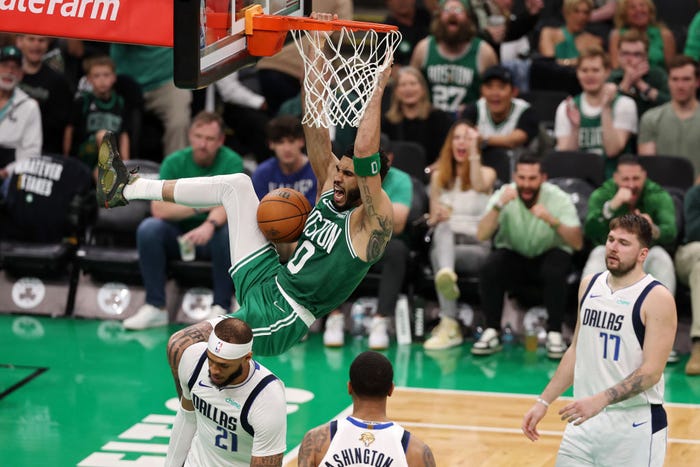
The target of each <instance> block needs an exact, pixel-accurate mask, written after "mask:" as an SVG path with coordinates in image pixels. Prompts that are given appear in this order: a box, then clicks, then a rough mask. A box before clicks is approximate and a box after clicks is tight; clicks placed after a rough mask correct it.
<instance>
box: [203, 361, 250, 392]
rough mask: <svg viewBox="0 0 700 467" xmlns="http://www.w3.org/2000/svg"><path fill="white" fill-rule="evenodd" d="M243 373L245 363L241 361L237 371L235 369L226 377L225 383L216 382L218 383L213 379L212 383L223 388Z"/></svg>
mask: <svg viewBox="0 0 700 467" xmlns="http://www.w3.org/2000/svg"><path fill="white" fill-rule="evenodd" d="M242 374H243V364H242V363H241V364H240V366H239V367H238V369H237V370H236V371H234V372H233V373H231V375H230V376H229V377H228V378H226V379H225V380H224V382H223V383H221V384H216V383H214V381H212V383H213V384H214V385H215V386H216V387H219V388H223V387H225V386H228V385H229V384H230V383H231V382H232V381H234V380H235V379H236V378H238V377H239V376H241V375H242ZM209 380H211V372H209Z"/></svg>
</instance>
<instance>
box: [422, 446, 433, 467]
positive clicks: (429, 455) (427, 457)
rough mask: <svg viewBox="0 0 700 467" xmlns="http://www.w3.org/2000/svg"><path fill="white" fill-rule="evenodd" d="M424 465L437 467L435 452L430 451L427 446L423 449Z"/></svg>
mask: <svg viewBox="0 0 700 467" xmlns="http://www.w3.org/2000/svg"><path fill="white" fill-rule="evenodd" d="M423 465H425V467H435V457H433V451H431V450H430V448H429V447H428V445H427V444H426V445H425V446H424V447H423Z"/></svg>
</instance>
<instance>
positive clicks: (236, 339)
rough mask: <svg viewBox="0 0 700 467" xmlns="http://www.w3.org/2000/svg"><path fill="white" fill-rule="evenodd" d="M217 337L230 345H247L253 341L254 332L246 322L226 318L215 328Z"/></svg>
mask: <svg viewBox="0 0 700 467" xmlns="http://www.w3.org/2000/svg"><path fill="white" fill-rule="evenodd" d="M214 332H215V333H216V336H217V337H218V338H219V339H221V340H222V341H224V342H228V343H229V344H247V343H248V342H250V341H251V340H252V339H253V331H252V330H251V329H250V326H248V324H247V323H246V322H245V321H241V320H240V319H238V318H226V319H224V320H223V321H220V322H219V323H218V324H217V325H216V327H214Z"/></svg>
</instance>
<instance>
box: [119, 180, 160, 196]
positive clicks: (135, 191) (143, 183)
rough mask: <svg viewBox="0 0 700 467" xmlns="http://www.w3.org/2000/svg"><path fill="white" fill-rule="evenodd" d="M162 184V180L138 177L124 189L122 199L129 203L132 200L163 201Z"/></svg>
mask: <svg viewBox="0 0 700 467" xmlns="http://www.w3.org/2000/svg"><path fill="white" fill-rule="evenodd" d="M163 182H164V180H150V179H147V178H143V177H139V178H137V179H136V180H134V182H133V183H130V184H128V185H126V186H125V187H124V197H125V198H126V199H127V200H129V201H131V200H134V199H145V200H149V201H163Z"/></svg>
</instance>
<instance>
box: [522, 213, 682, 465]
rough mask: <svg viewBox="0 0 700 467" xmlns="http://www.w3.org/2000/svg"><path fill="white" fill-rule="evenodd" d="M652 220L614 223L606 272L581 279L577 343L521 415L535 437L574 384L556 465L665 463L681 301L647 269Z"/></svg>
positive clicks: (525, 427) (640, 218)
mask: <svg viewBox="0 0 700 467" xmlns="http://www.w3.org/2000/svg"><path fill="white" fill-rule="evenodd" d="M647 217H648V216H646V215H636V214H626V215H624V216H622V217H619V218H615V219H613V220H612V221H610V233H609V234H608V239H607V242H606V244H605V250H606V265H607V271H605V272H602V273H598V274H595V275H593V276H589V277H586V278H584V279H583V280H582V281H581V285H580V287H579V303H580V309H579V316H578V321H577V322H576V330H575V332H574V337H573V341H572V345H571V347H569V349H568V350H567V352H566V354H565V355H564V357H563V358H562V360H561V363H560V364H559V368H557V371H556V373H555V374H554V377H552V380H551V381H550V382H549V384H548V385H547V387H546V388H545V390H544V391H543V392H542V395H541V396H540V397H539V398H538V399H537V401H536V402H535V404H534V405H533V407H532V408H531V409H530V410H529V411H528V412H527V413H526V414H525V418H524V419H523V425H522V430H523V432H524V433H525V436H527V437H528V438H529V439H531V440H532V441H535V440H537V439H538V438H539V433H538V432H537V423H538V422H539V421H540V420H541V419H542V417H544V415H545V413H546V412H547V408H548V407H549V404H550V403H551V402H552V401H554V400H555V399H556V398H557V397H559V396H560V395H561V394H562V393H563V392H564V391H566V390H567V389H568V388H569V386H571V384H572V383H573V386H574V401H573V402H571V403H569V404H567V405H566V406H564V408H562V409H561V410H560V411H559V415H560V416H561V419H562V420H566V421H567V422H568V424H567V426H566V429H565V431H564V439H563V440H562V443H561V446H560V448H559V455H558V456H557V463H556V465H557V466H582V465H596V466H601V465H610V466H618V465H645V466H662V465H663V462H664V457H665V455H666V437H667V420H666V412H665V410H664V408H663V405H662V404H663V395H664V379H663V371H664V368H665V366H666V359H667V358H668V355H669V353H670V352H671V348H672V346H673V341H674V338H675V335H676V304H675V301H674V299H673V296H672V295H671V293H670V292H669V291H668V290H667V289H666V288H665V287H664V286H663V285H661V283H660V282H658V281H657V280H656V279H654V278H653V277H652V276H650V275H648V274H646V273H645V272H644V270H643V269H642V265H643V263H644V260H645V259H646V257H647V253H648V251H649V246H650V244H651V242H652V233H651V232H652V231H651V225H650V223H649V222H648V219H647ZM584 422H585V423H584Z"/></svg>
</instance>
